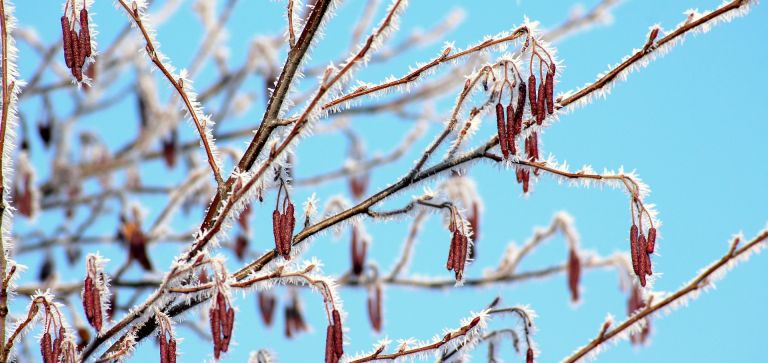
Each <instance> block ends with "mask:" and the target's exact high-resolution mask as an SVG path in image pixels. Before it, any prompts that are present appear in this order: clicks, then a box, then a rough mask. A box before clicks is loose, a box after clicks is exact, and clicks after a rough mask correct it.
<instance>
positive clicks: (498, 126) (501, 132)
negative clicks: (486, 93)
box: [496, 102, 509, 159]
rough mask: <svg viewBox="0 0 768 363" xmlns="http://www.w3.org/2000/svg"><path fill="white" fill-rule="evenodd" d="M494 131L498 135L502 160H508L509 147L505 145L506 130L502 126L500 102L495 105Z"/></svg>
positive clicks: (502, 116)
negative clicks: (495, 130)
mask: <svg viewBox="0 0 768 363" xmlns="http://www.w3.org/2000/svg"><path fill="white" fill-rule="evenodd" d="M496 129H497V131H498V134H499V146H500V147H501V154H502V155H504V159H507V158H509V145H508V144H507V130H506V129H505V126H504V106H502V105H501V102H499V103H496Z"/></svg>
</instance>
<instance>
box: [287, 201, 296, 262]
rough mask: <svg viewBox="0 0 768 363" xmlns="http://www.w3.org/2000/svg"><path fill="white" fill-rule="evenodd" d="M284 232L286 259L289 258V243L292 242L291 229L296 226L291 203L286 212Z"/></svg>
mask: <svg viewBox="0 0 768 363" xmlns="http://www.w3.org/2000/svg"><path fill="white" fill-rule="evenodd" d="M285 217H286V218H287V220H286V230H285V242H284V243H285V258H286V259H288V258H289V257H290V256H291V243H292V242H293V228H294V227H295V226H296V217H295V216H294V206H293V203H291V202H288V209H287V211H286V216H285Z"/></svg>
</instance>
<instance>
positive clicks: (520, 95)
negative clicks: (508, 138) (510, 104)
mask: <svg viewBox="0 0 768 363" xmlns="http://www.w3.org/2000/svg"><path fill="white" fill-rule="evenodd" d="M525 92H526V89H525V83H523V82H520V85H518V86H517V108H516V109H515V128H514V131H513V133H514V134H515V136H517V135H519V134H520V132H522V131H523V112H524V111H525Z"/></svg>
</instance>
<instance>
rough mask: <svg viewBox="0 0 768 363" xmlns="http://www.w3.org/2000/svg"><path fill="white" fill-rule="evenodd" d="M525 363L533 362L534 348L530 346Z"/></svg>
mask: <svg viewBox="0 0 768 363" xmlns="http://www.w3.org/2000/svg"><path fill="white" fill-rule="evenodd" d="M525 363H533V348H531V347H528V351H526V352H525Z"/></svg>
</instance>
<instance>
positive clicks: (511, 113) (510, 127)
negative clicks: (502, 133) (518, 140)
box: [506, 103, 517, 155]
mask: <svg viewBox="0 0 768 363" xmlns="http://www.w3.org/2000/svg"><path fill="white" fill-rule="evenodd" d="M506 131H507V149H509V154H510V155H515V154H517V149H516V148H515V109H514V108H512V104H511V103H510V104H509V105H507V130H506Z"/></svg>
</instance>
